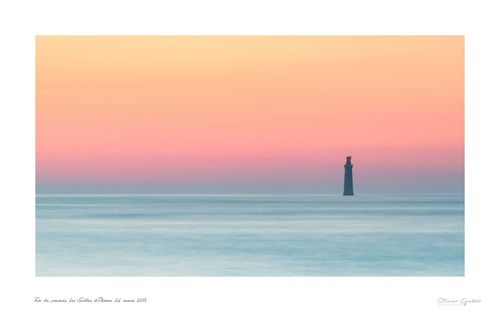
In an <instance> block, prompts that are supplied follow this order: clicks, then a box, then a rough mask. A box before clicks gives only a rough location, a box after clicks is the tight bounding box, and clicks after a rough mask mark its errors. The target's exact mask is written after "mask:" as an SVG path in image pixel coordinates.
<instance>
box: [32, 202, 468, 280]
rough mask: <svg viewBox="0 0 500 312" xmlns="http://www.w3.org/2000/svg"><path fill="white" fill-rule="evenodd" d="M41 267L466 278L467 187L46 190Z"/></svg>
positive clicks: (45, 272) (40, 220) (46, 270)
mask: <svg viewBox="0 0 500 312" xmlns="http://www.w3.org/2000/svg"><path fill="white" fill-rule="evenodd" d="M36 275H37V276H463V275H464V196H463V195H356V196H337V195H311V194H281V195H276V194H274V195H273V194H248V195H245V194H166V195H162V194H94V195H89V194H86V195H78V194H75V195H73V194H38V195H37V197H36Z"/></svg>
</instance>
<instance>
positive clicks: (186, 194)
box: [35, 193, 465, 197]
mask: <svg viewBox="0 0 500 312" xmlns="http://www.w3.org/2000/svg"><path fill="white" fill-rule="evenodd" d="M35 195H36V196H41V197H43V196H235V197H237V196H341V197H346V196H345V195H342V194H341V193H335V194H332V193H35ZM430 195H433V196H459V195H462V196H463V195H465V194H464V193H421V194H408V193H405V194H403V193H402V194H395V193H392V194H391V193H389V194H381V193H362V194H355V195H353V196H354V197H356V196H430ZM347 197H351V196H347Z"/></svg>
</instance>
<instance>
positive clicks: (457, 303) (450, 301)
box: [437, 297, 481, 306]
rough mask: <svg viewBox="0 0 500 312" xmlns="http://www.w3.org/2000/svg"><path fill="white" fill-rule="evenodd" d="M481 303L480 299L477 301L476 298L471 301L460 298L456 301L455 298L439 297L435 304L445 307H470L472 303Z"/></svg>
mask: <svg viewBox="0 0 500 312" xmlns="http://www.w3.org/2000/svg"><path fill="white" fill-rule="evenodd" d="M480 302H481V299H477V298H473V299H469V298H460V299H456V298H444V297H441V298H438V300H437V303H438V305H443V306H444V305H446V306H467V305H470V304H472V303H480Z"/></svg>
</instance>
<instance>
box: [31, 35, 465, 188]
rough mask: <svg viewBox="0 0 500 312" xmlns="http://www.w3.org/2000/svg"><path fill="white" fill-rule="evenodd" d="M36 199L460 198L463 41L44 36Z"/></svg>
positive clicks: (39, 60) (40, 40)
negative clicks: (350, 181) (345, 188)
mask: <svg viewBox="0 0 500 312" xmlns="http://www.w3.org/2000/svg"><path fill="white" fill-rule="evenodd" d="M36 89H37V90H36V163H37V168H36V171H37V192H38V193H59V192H62V193H82V192H91V193H95V192H103V193H118V192H120V193H121V192H138V193H332V194H341V193H342V183H343V182H342V181H343V170H344V167H343V165H344V162H345V156H347V155H352V162H353V164H354V168H353V172H354V191H355V193H358V194H373V193H380V194H396V193H407V194H418V193H463V188H464V42H463V37H461V36H450V37H441V36H429V37H427V36H423V37H359V36H357V37H350V36H349V37H335V36H319V37H314V36H290V37H272V36H269V37H266V36H255V37H254V36H250V37H249V36H241V37H225V36H221V37H192V36H186V37H183V36H166V37H161V36H158V37H157V36H130V37H129V36H117V37H108V36H68V37H66V36H62V37H61V36H38V37H37V39H36Z"/></svg>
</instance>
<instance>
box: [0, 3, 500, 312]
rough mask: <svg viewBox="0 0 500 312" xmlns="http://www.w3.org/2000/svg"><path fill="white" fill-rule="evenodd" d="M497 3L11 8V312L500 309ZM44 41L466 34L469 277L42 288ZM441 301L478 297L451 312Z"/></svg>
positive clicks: (5, 258)
mask: <svg viewBox="0 0 500 312" xmlns="http://www.w3.org/2000/svg"><path fill="white" fill-rule="evenodd" d="M497 13H498V10H497V9H496V7H495V1H458V0H455V1H448V0H447V1H436V0H434V1H429V0H420V1H413V2H411V1H401V0H399V1H387V0H382V1H369V0H367V1H347V0H345V1H317V0H309V1H293V0H289V1H269V0H268V1H261V0H253V1H246V2H244V1H235V0H233V1H231V0H222V1H221V0H215V1H194V0H184V1H177V2H171V1H127V0H122V1H113V0H109V1H104V0H101V1H96V0H87V1H80V2H77V1H68V0H66V1H10V2H8V1H3V2H2V3H1V4H0V23H1V25H0V26H1V27H0V32H1V37H0V43H1V48H0V86H1V88H0V126H1V132H0V136H1V137H0V138H1V141H0V142H1V143H0V144H1V147H2V149H1V152H0V175H1V179H0V183H1V184H0V194H1V196H0V208H1V209H2V214H1V217H0V230H1V235H0V248H1V250H2V253H1V258H0V259H1V260H2V261H1V265H0V270H1V271H0V274H1V275H0V276H1V280H0V283H1V286H2V293H3V296H2V297H1V298H0V308H1V310H4V311H37V310H40V311H73V310H76V311H80V310H81V311H87V310H90V309H92V310H93V311H101V310H102V311H112V310H123V311H252V312H254V311H315V312H316V311H372V310H376V311H378V310H383V311H419V312H420V311H438V310H443V309H446V310H447V309H471V310H474V311H495V310H496V311H500V303H499V302H500V299H499V298H498V296H496V295H498V291H496V288H497V287H495V286H494V284H496V283H498V277H499V269H498V267H499V263H500V258H499V253H498V243H496V242H495V240H494V238H495V237H500V235H499V233H498V228H499V227H498V226H497V224H498V223H499V218H498V216H499V213H498V210H499V209H500V203H499V199H498V197H497V196H496V195H497V194H498V191H497V185H498V183H497V182H496V179H495V177H496V176H497V175H498V174H499V170H498V169H499V166H498V162H499V160H500V157H499V156H500V155H499V153H498V150H499V149H498V138H497V136H496V135H495V134H498V133H500V131H499V129H498V124H499V122H498V121H497V120H498V118H499V116H500V114H499V109H498V105H499V104H500V101H499V91H498V90H499V88H498V85H499V83H498V73H499V72H500V66H499V61H498V55H500V48H499V40H498V31H497V29H500V27H499V26H500V25H499V22H498V20H499V19H498V16H497V15H498V14H497ZM37 34H38V35H47V34H68V35H74V34H138V35H141V34H151V35H153V34H161V35H167V34H235V35H241V34H301V35H310V34H338V35H359V34H363V35H377V34H378V35H380V34H384V35H386V34H391V35H410V34H413V35H429V34H435V35H443V34H445V35H465V37H466V136H465V139H466V154H465V157H466V170H465V174H466V180H465V183H466V262H465V265H466V276H465V277H450V278H429V277H422V278H405V277H398V278H388V277H381V278H361V277H359V278H358V277H356V278H349V277H347V278H345V277H344V278H336V277H323V278H309V277H308V278H147V277H137V278H125V277H124V278H76V277H75V278H41V277H35V271H34V268H35V266H34V258H35V256H34V237H35V235H34V233H35V232H34V224H35V223H34V220H35V219H34V217H35V208H34V195H35V193H34V172H35V171H34V169H35V166H34V139H35V134H34V129H35V128H34V116H35V115H34V114H35V111H34V43H35V41H34V36H35V35H37ZM35 296H40V297H43V296H50V297H58V296H59V297H64V296H89V297H92V296H110V297H111V296H122V297H127V296H147V297H148V300H149V303H148V304H146V305H128V306H125V305H120V306H118V305H114V306H111V307H110V306H106V305H91V306H88V305H72V306H68V305H40V304H34V303H33V298H34V297H35ZM440 297H446V298H458V299H460V298H464V297H465V298H470V299H472V298H478V299H480V300H482V302H481V303H477V304H471V305H468V306H466V307H443V306H439V305H438V304H437V300H438V298H440Z"/></svg>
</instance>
